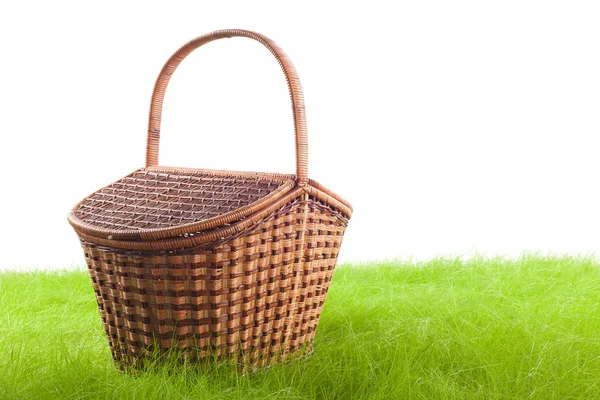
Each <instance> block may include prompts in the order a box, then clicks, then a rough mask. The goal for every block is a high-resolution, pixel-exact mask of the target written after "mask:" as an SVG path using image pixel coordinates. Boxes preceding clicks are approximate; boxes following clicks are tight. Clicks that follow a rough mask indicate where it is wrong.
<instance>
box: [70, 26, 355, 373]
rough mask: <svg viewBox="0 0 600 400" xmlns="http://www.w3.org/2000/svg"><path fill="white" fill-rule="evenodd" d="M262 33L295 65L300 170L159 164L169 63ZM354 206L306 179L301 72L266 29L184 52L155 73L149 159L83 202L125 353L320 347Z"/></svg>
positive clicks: (237, 353) (105, 302)
mask: <svg viewBox="0 0 600 400" xmlns="http://www.w3.org/2000/svg"><path fill="white" fill-rule="evenodd" d="M233 36H240V37H246V38H250V39H254V40H257V41H259V42H260V43H262V44H263V45H264V46H265V47H266V48H267V49H269V51H270V52H271V53H272V54H273V55H274V56H275V58H276V59H277V61H278V62H279V64H280V65H281V68H282V70H283V72H284V74H285V77H286V80H287V83H288V87H289V91H290V95H291V100H292V106H293V115H294V126H295V135H296V175H284V174H271V173H257V172H231V171H217V170H204V169H184V168H172V167H160V166H158V149H159V139H160V122H161V112H162V104H163V99H164V95H165V90H166V88H167V84H168V82H169V79H170V78H171V75H172V74H173V72H174V71H175V69H176V68H177V66H178V65H179V64H180V63H181V61H183V59H184V58H185V57H186V56H187V55H188V54H190V53H191V52H192V51H193V50H194V49H196V48H198V47H200V46H202V45H204V44H206V43H208V42H211V41H213V40H216V39H221V38H228V37H233ZM351 213H352V209H351V206H350V205H349V204H348V203H347V202H346V201H344V200H343V199H342V198H340V197H339V196H337V195H336V194H334V193H333V192H331V191H329V190H327V189H325V188H324V187H323V186H321V185H319V184H318V183H317V182H315V181H313V180H311V179H308V172H307V136H306V122H305V114H304V99H303V95H302V88H301V86H300V80H299V79H298V75H297V73H296V70H295V69H294V66H293V65H292V63H291V61H290V60H289V58H288V57H287V56H286V54H285V53H284V52H283V50H281V48H279V47H278V46H277V45H276V44H275V43H274V42H272V41H271V40H269V39H268V38H266V37H265V36H262V35H260V34H257V33H254V32H250V31H244V30H221V31H216V32H212V33H210V34H207V35H204V36H201V37H199V38H196V39H194V40H192V41H190V42H189V43H187V44H186V45H184V46H183V47H181V48H180V49H179V50H177V51H176V52H175V54H173V56H172V57H171V58H170V59H169V60H168V61H167V63H166V64H165V66H164V67H163V69H162V71H161V73H160V75H159V76H158V79H157V82H156V85H155V87H154V93H153V96H152V103H151V107H150V118H149V128H148V140H147V148H146V167H145V168H142V169H139V170H136V171H134V172H133V173H131V174H129V175H127V176H125V177H124V178H122V179H120V180H118V181H116V182H114V183H112V184H110V185H108V186H106V187H105V188H102V189H100V190H98V191H97V192H95V193H93V194H92V195H91V196H89V197H87V198H85V199H84V200H83V201H81V202H80V203H79V204H77V205H76V206H75V207H74V208H73V210H72V211H71V212H70V214H69V222H70V224H71V225H72V226H73V228H74V229H75V231H76V232H77V235H78V236H79V239H80V241H81V245H82V247H83V251H84V253H85V259H86V263H87V266H88V268H89V272H90V275H91V278H92V282H93V286H94V290H95V293H96V299H97V301H98V308H99V310H100V315H101V317H102V321H103V324H104V329H105V331H106V336H107V338H108V341H109V344H110V348H111V351H112V355H113V358H114V361H115V363H116V365H118V366H119V367H121V368H124V369H126V368H127V367H129V366H136V365H139V364H140V363H143V362H144V360H147V359H148V358H150V357H156V356H157V355H158V356H162V355H163V354H166V353H170V352H172V351H174V350H176V351H177V352H178V354H180V355H181V356H182V357H184V358H188V359H202V358H205V357H211V358H214V357H218V358H226V359H234V360H237V361H239V362H241V363H243V365H245V366H250V367H260V366H264V365H266V364H270V363H272V362H276V361H278V360H282V359H285V358H287V357H289V356H290V355H292V354H293V355H299V354H305V352H306V351H307V350H310V348H311V344H312V341H313V338H314V335H315V329H316V327H317V323H318V321H319V316H320V313H321V309H322V307H323V302H324V300H325V295H326V293H327V289H328V287H329V282H330V280H331V276H332V274H333V269H334V267H335V264H336V261H337V256H338V253H339V251H340V245H341V243H342V238H343V235H344V231H345V229H346V226H347V223H348V219H349V218H350V216H351Z"/></svg>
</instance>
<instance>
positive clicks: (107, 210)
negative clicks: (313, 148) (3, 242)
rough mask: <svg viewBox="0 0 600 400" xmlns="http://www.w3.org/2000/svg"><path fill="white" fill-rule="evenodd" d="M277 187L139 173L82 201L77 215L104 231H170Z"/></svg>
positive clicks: (254, 182)
mask: <svg viewBox="0 0 600 400" xmlns="http://www.w3.org/2000/svg"><path fill="white" fill-rule="evenodd" d="M281 185H282V182H281V181H271V180H268V179H262V178H257V177H223V176H212V175H202V174H198V173H194V174H189V175H188V174H185V173H165V172H156V171H147V170H140V171H136V172H134V173H133V174H131V175H129V176H126V177H125V178H123V179H121V180H119V181H117V182H114V183H112V184H111V185H109V186H107V187H105V188H103V189H101V190H99V191H98V192H96V193H94V194H93V195H91V196H90V197H88V198H87V199H85V200H84V201H83V202H82V203H81V204H80V205H79V207H78V208H77V210H76V211H75V216H76V217H77V218H79V219H80V220H82V221H84V222H86V223H88V224H91V225H93V226H95V227H97V228H103V229H116V230H126V229H154V228H166V227H173V226H178V225H182V224H187V223H193V222H198V221H204V220H207V219H210V218H213V217H218V216H220V215H222V214H225V213H227V212H231V211H235V210H237V209H239V208H240V207H243V206H246V205H249V204H252V203H254V202H256V201H258V200H260V199H261V198H263V197H264V196H266V195H268V194H270V193H272V192H273V191H274V190H276V189H277V188H278V187H280V186H281Z"/></svg>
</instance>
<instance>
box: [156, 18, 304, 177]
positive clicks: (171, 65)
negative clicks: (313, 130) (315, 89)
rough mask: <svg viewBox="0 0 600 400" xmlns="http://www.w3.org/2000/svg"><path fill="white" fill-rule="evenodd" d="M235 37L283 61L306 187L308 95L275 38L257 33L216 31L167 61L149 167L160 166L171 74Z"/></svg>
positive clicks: (158, 90) (298, 169)
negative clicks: (197, 53)
mask: <svg viewBox="0 0 600 400" xmlns="http://www.w3.org/2000/svg"><path fill="white" fill-rule="evenodd" d="M234 36H240V37H247V38H250V39H254V40H256V41H258V42H260V43H262V44H263V45H264V46H265V47H266V48H267V49H269V51H270V52H271V53H272V54H273V56H274V57H275V58H276V59H277V62H279V65H280V66H281V69H282V70H283V73H284V74H285V79H286V81H287V84H288V89H289V91H290V97H291V100H292V110H293V112H294V132H295V135H296V176H297V178H298V181H299V184H300V185H302V186H304V185H306V184H307V183H308V139H307V134H306V115H305V112H304V95H303V94H302V86H301V85H300V78H299V77H298V73H297V72H296V68H294V65H293V64H292V61H291V60H290V59H289V58H288V56H287V54H285V52H284V51H283V50H282V49H281V48H280V47H279V46H277V44H275V42H273V41H272V40H271V39H269V38H267V37H265V36H263V35H261V34H259V33H255V32H251V31H245V30H238V29H225V30H220V31H214V32H211V33H208V34H206V35H203V36H200V37H198V38H196V39H193V40H191V41H189V42H188V43H186V44H185V45H183V46H182V47H181V48H179V50H177V51H176V52H175V53H174V54H173V55H172V56H171V58H169V60H167V62H166V63H165V65H164V67H163V68H162V70H161V71H160V74H159V75H158V78H157V80H156V84H155V85H154V92H153V93H152V102H151V104H150V116H149V119H148V140H147V142H146V167H151V166H155V165H158V150H159V146H160V122H161V117H162V108H163V101H164V98H165V92H166V90H167V85H168V84H169V80H170V79H171V76H172V75H173V73H174V72H175V70H176V69H177V66H179V64H180V63H181V62H182V61H183V60H184V59H185V57H187V56H188V55H189V54H190V53H191V52H192V51H194V50H195V49H197V48H198V47H200V46H202V45H204V44H206V43H209V42H212V41H213V40H217V39H222V38H230V37H234Z"/></svg>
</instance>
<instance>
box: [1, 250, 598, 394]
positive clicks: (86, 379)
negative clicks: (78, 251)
mask: <svg viewBox="0 0 600 400" xmlns="http://www.w3.org/2000/svg"><path fill="white" fill-rule="evenodd" d="M599 304H600V264H599V263H598V262H597V261H595V260H593V259H585V258H571V257H563V258H552V257H534V256H525V257H522V258H521V259H519V260H517V261H509V260H501V259H493V260H490V259H487V260H486V259H477V260H472V261H466V262H463V261H460V260H458V259H438V260H433V261H430V262H427V263H421V264H402V263H391V262H390V263H379V264H373V265H368V266H351V265H342V266H340V267H338V269H337V270H336V273H335V276H334V279H333V282H332V285H331V288H330V291H329V295H328V298H327V301H326V303H325V309H324V311H323V314H322V318H321V322H320V325H319V329H318V331H317V338H316V341H315V349H314V353H313V355H312V356H311V357H310V358H309V359H307V360H304V361H291V362H288V363H286V364H283V365H279V366H275V367H272V368H269V369H267V370H264V371H261V372H258V373H254V374H251V375H247V376H241V375H240V374H238V373H237V372H236V371H235V370H234V369H232V368H230V367H227V366H214V365H208V366H204V367H199V368H196V367H191V368H185V367H180V366H174V365H170V366H163V367H156V368H152V369H149V370H148V371H145V372H142V373H140V374H139V375H138V376H135V377H134V376H130V375H127V374H123V373H119V372H116V371H115V370H114V369H113V367H112V365H111V357H110V353H109V349H108V344H107V342H106V341H105V338H104V336H103V335H104V334H103V330H102V326H101V323H100V318H99V315H98V313H97V310H96V304H95V299H94V295H93V292H92V288H91V284H90V282H89V278H88V276H87V272H85V271H75V272H73V271H72V272H60V273H54V272H53V273H49V272H36V273H3V274H0V398H2V399H55V398H56V399H80V398H83V399H96V398H98V399H100V398H102V399H105V398H122V399H193V398H197V399H211V398H214V399H328V400H329V399H404V398H414V399H438V398H439V399H455V398H457V399H462V398H480V399H496V398H498V399H529V398H531V399H553V398H556V399H572V398H579V399H594V398H600V306H599Z"/></svg>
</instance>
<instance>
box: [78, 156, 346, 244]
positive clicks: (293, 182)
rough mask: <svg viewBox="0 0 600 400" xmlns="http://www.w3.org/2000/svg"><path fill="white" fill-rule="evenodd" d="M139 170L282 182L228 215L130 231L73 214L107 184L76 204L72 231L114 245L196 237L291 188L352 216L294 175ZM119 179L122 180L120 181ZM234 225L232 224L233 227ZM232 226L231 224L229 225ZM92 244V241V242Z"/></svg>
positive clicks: (267, 203) (255, 210)
mask: <svg viewBox="0 0 600 400" xmlns="http://www.w3.org/2000/svg"><path fill="white" fill-rule="evenodd" d="M140 171H149V172H157V173H174V174H176V173H180V174H185V175H192V176H194V175H198V176H207V175H209V176H220V177H232V178H260V179H268V180H271V181H274V182H278V183H281V185H280V186H279V187H278V188H277V189H275V190H274V191H273V192H271V193H269V194H267V195H266V196H264V197H262V198H260V199H258V200H256V201H255V202H253V203H250V204H248V205H245V206H242V207H240V208H238V209H236V210H232V211H229V212H227V213H224V214H221V215H218V216H216V217H212V218H208V219H205V220H201V221H195V222H191V223H186V224H181V225H176V226H169V227H163V228H132V229H107V228H101V227H98V226H95V225H92V224H89V223H87V222H85V221H83V220H82V219H80V218H79V217H77V215H76V211H77V210H78V209H79V207H80V206H81V205H82V203H83V202H84V201H85V200H87V199H88V198H89V197H91V196H92V195H94V194H95V193H97V192H98V191H100V190H102V189H104V188H106V187H108V186H110V185H111V184H112V183H111V184H109V185H106V186H104V187H103V188H100V189H98V190H96V191H94V192H93V193H92V194H90V195H88V196H86V197H85V198H83V199H82V200H81V201H80V202H78V203H77V204H76V205H75V206H74V207H73V208H72V209H71V211H70V212H69V214H68V221H69V223H70V224H71V226H72V227H73V228H74V229H75V231H76V232H77V233H78V234H80V235H85V236H86V237H88V238H96V239H101V240H102V241H104V240H107V241H110V242H112V243H115V242H121V241H125V242H133V241H152V240H161V239H163V240H164V239H169V238H173V239H175V238H178V237H179V238H180V237H181V236H184V235H187V234H192V233H194V234H197V233H200V232H203V231H206V230H210V229H214V228H218V227H223V226H225V227H226V226H227V225H228V224H230V223H232V222H234V221H239V220H242V219H244V218H247V217H249V216H251V215H253V214H256V213H258V212H260V211H261V210H265V209H267V208H270V206H272V205H274V204H275V203H278V202H279V201H280V200H281V199H282V198H284V197H287V196H286V195H290V194H292V193H290V192H295V191H294V190H293V189H294V188H297V189H302V191H304V192H309V193H310V192H313V193H312V194H313V195H317V197H321V200H322V201H324V202H325V203H326V204H328V205H332V206H334V207H336V208H338V209H340V211H342V212H343V213H344V214H346V215H348V216H350V215H351V214H352V206H351V205H350V204H349V203H348V202H347V201H346V200H344V199H343V198H341V197H340V196H338V195H337V194H335V193H333V192H331V191H329V190H327V189H326V188H325V187H323V186H322V185H320V184H319V183H317V182H316V181H313V180H312V179H310V180H309V182H308V185H299V183H298V180H297V177H296V175H293V174H279V173H267V172H243V171H227V170H213V169H200V168H180V167H165V166H152V167H146V168H139V169H137V170H135V171H133V172H131V173H130V174H128V175H126V176H125V177H127V176H130V175H132V174H134V173H137V172H140ZM121 179H122V178H121ZM234 225H235V224H234ZM230 226H231V225H230ZM92 241H93V240H92Z"/></svg>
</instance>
